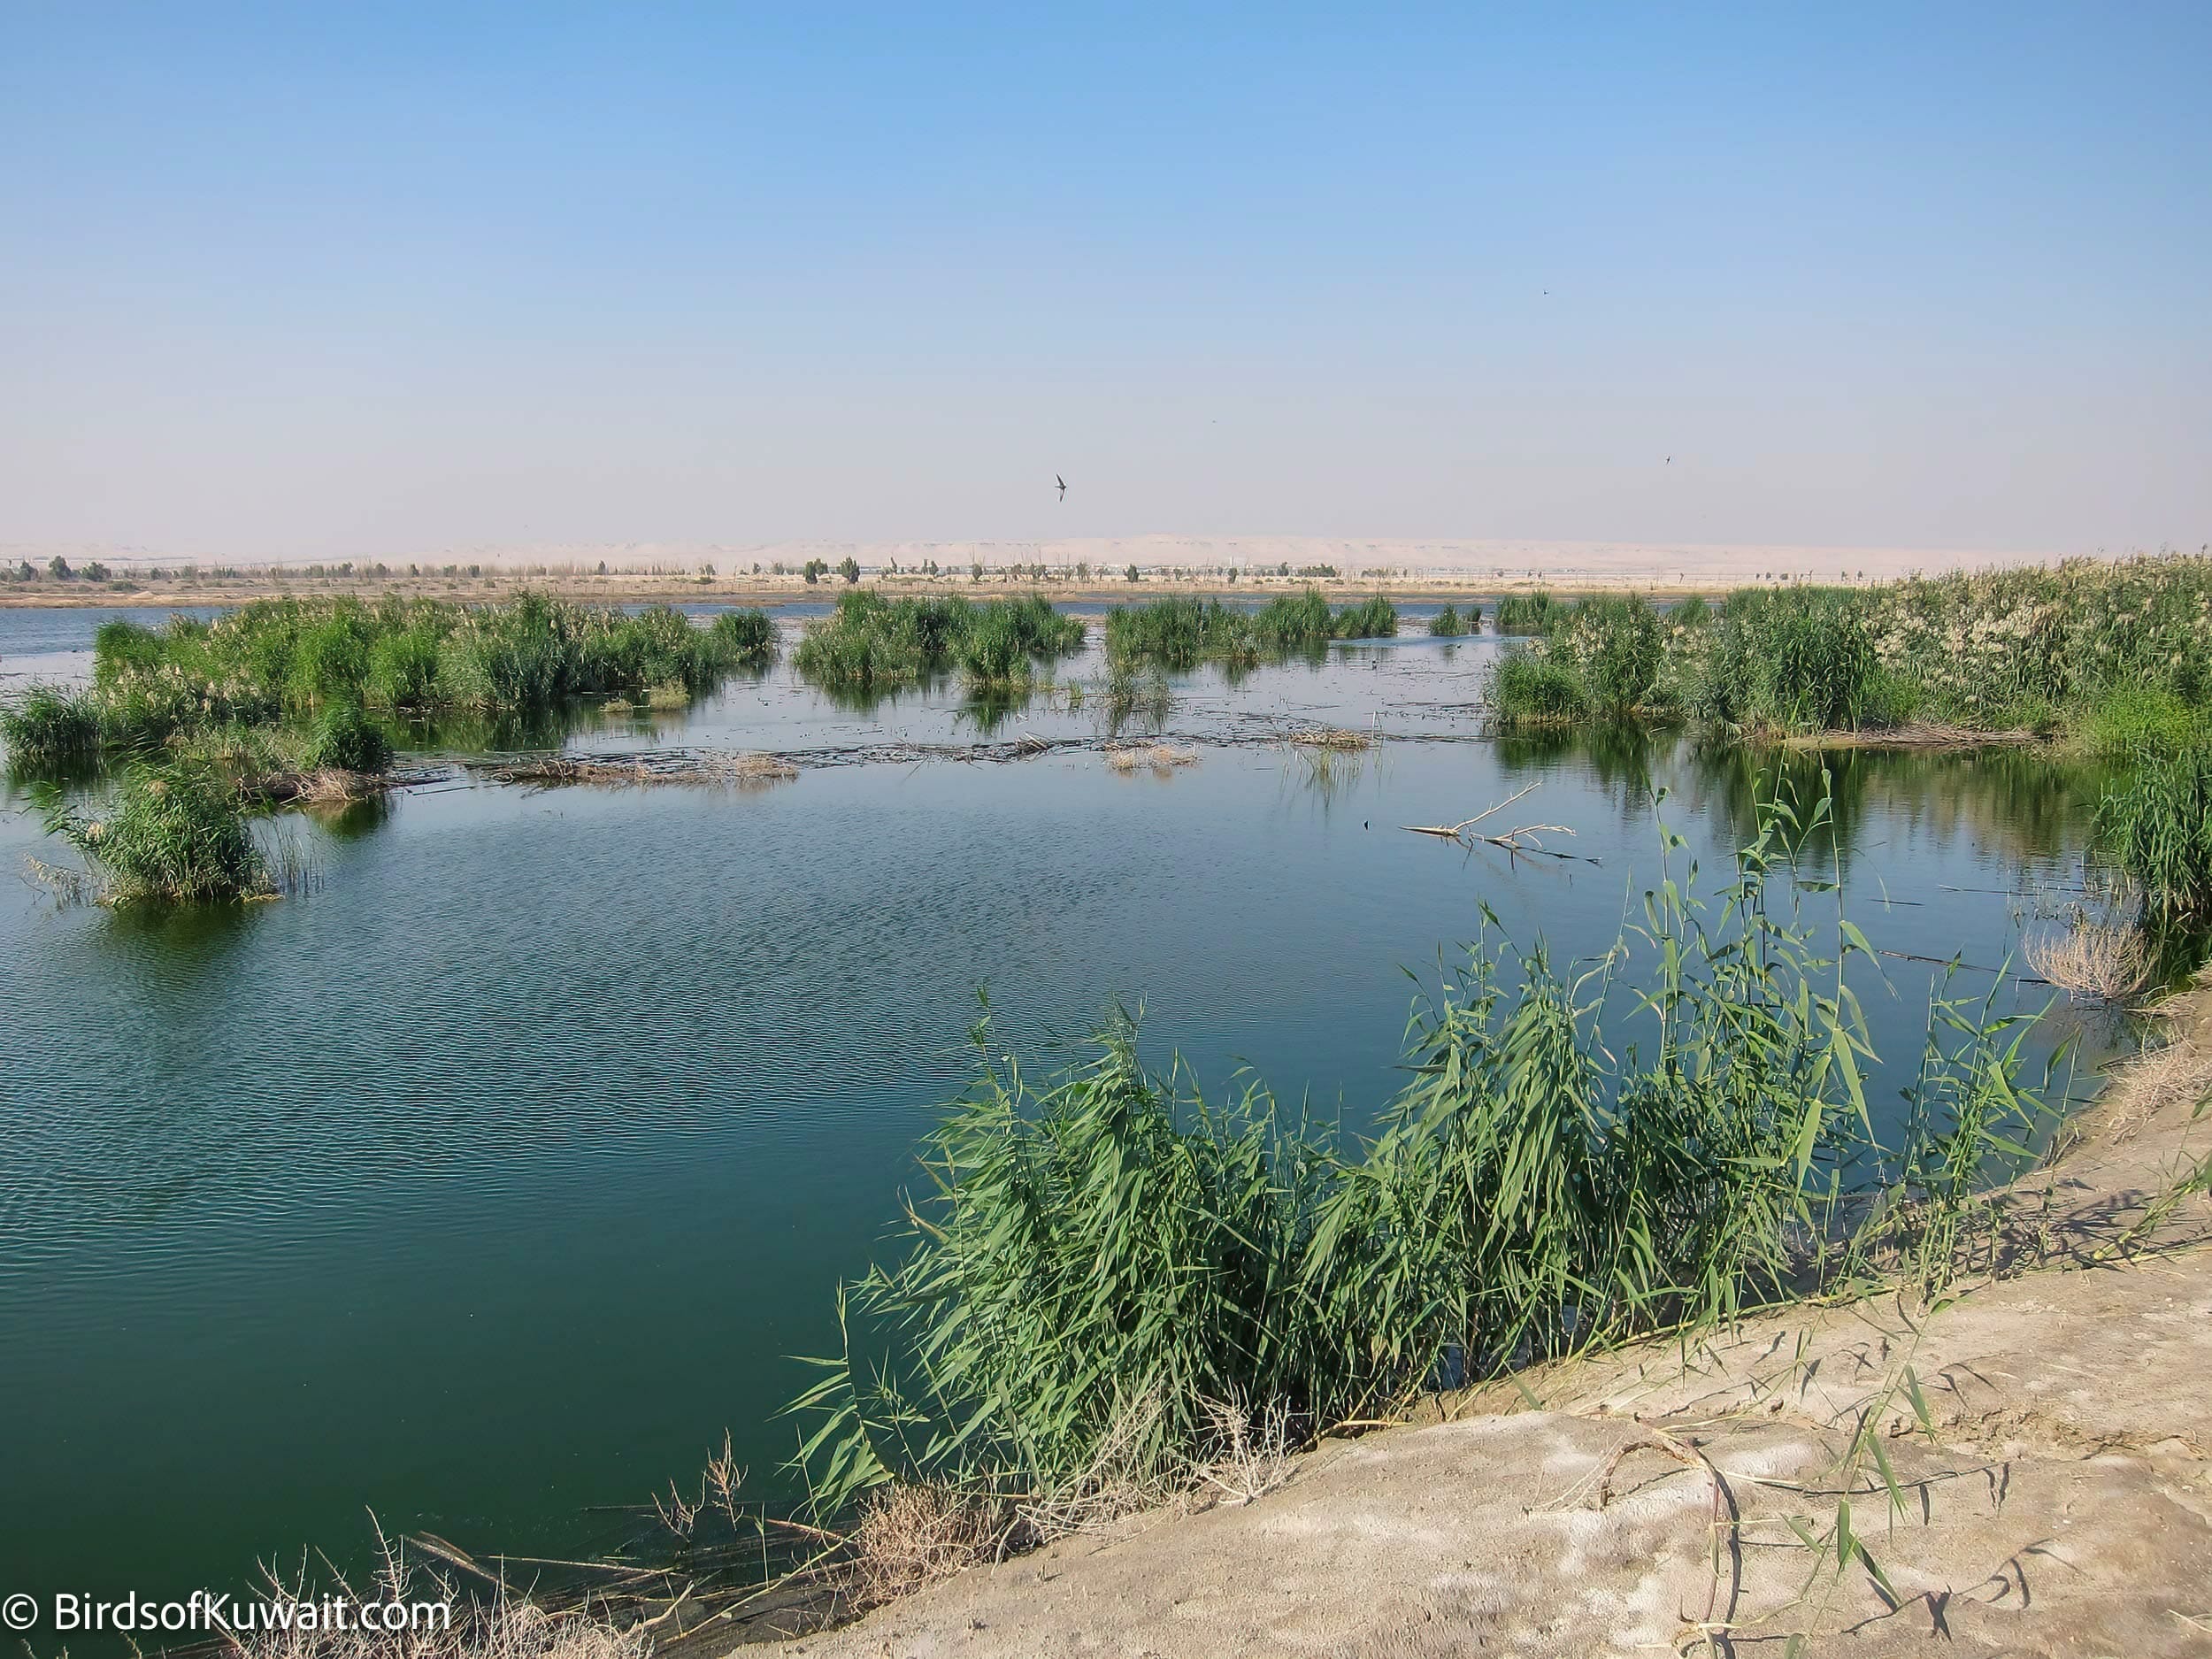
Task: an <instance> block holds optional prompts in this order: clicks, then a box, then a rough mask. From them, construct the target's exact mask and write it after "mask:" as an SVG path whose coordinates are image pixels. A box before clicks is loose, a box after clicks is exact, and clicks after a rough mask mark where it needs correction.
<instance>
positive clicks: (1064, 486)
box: [1052, 472, 1068, 501]
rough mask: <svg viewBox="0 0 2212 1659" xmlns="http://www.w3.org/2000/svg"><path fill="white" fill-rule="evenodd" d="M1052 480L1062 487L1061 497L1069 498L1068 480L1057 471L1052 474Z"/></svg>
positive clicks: (1063, 498) (1063, 499)
mask: <svg viewBox="0 0 2212 1659" xmlns="http://www.w3.org/2000/svg"><path fill="white" fill-rule="evenodd" d="M1052 481H1053V482H1054V483H1056V484H1057V485H1058V486H1059V487H1060V499H1061V500H1062V501H1065V500H1066V499H1067V498H1068V480H1066V479H1064V478H1062V477H1061V476H1060V475H1059V474H1058V473H1057V472H1055V473H1054V474H1053V475H1052Z"/></svg>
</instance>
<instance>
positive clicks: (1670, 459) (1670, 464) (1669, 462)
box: [1667, 456, 1674, 466]
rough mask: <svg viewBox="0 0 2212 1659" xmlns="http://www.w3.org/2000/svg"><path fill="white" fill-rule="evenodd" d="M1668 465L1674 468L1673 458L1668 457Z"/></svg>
mask: <svg viewBox="0 0 2212 1659" xmlns="http://www.w3.org/2000/svg"><path fill="white" fill-rule="evenodd" d="M1667 465H1669V466H1672V465H1674V457H1672V456H1669V457H1667Z"/></svg>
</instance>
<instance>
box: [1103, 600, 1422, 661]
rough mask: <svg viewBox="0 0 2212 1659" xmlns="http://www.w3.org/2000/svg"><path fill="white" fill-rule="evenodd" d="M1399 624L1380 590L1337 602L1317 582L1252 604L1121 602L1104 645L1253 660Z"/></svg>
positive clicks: (1153, 654) (1165, 656)
mask: <svg viewBox="0 0 2212 1659" xmlns="http://www.w3.org/2000/svg"><path fill="white" fill-rule="evenodd" d="M1397 631H1398V611H1397V608H1396V607H1395V606H1394V605H1393V604H1392V603H1390V602H1389V601H1388V600H1387V599H1385V598H1383V597H1382V596H1381V595H1376V596H1375V597H1374V598H1371V599H1368V600H1366V601H1363V603H1359V604H1356V605H1348V606H1346V607H1344V608H1343V609H1342V610H1333V609H1332V608H1331V607H1330V604H1329V602H1328V600H1327V599H1326V598H1325V597H1324V596H1323V595H1322V593H1321V590H1320V589H1319V588H1306V589H1304V590H1303V591H1302V592H1300V593H1297V594H1279V595H1276V596H1275V597H1274V598H1273V599H1271V600H1269V601H1268V603H1265V604H1264V605H1262V606H1261V607H1260V608H1259V609H1258V610H1256V611H1240V610H1237V609H1235V608H1234V607H1233V606H1230V605H1225V604H1223V603H1221V602H1220V601H1219V600H1218V599H1204V600H1201V599H1192V598H1167V599H1157V600H1154V601H1152V602H1151V603H1147V604H1141V605H1119V606H1117V607H1116V608H1115V609H1114V610H1112V611H1110V612H1108V613H1107V618H1106V649H1107V653H1108V655H1109V656H1110V657H1114V658H1117V659H1118V660H1121V661H1123V662H1126V663H1131V664H1137V663H1151V664H1158V665H1160V666H1162V667H1165V668H1170V669H1185V668H1191V667H1194V666H1195V665H1197V664H1200V663H1202V662H1218V663H1228V664H1251V663H1256V662H1258V661H1260V660H1261V659H1262V658H1263V657H1270V656H1278V657H1279V656H1284V655H1287V654H1289V653H1291V652H1294V651H1301V650H1311V649H1317V648H1318V647H1320V646H1324V645H1326V644H1328V643H1329V642H1330V641H1333V640H1365V639H1382V638H1388V637H1389V636H1391V635H1393V634H1396V633H1397Z"/></svg>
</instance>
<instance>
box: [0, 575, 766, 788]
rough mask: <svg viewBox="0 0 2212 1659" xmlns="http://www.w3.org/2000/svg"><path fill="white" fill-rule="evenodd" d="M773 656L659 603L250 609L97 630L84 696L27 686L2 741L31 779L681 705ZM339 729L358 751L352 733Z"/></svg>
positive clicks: (751, 637)
mask: <svg viewBox="0 0 2212 1659" xmlns="http://www.w3.org/2000/svg"><path fill="white" fill-rule="evenodd" d="M773 645H774V626H773V624H772V623H771V622H770V621H769V619H768V618H767V617H766V615H765V614H764V613H763V612H760V611H730V612H726V613H725V614H723V615H721V616H718V617H717V618H715V620H714V621H713V623H712V624H711V625H710V626H707V627H705V628H698V627H694V626H692V625H691V623H690V622H689V621H688V620H687V619H686V618H685V617H684V616H683V614H682V613H681V612H680V611H676V610H673V609H672V608H671V607H669V606H666V605H655V606H649V607H647V608H646V609H644V610H643V611H639V612H637V613H635V614H630V613H626V612H623V611H606V610H593V609H589V608H588V607H584V606H580V605H574V604H570V603H565V602H562V601H557V600H553V599H549V598H546V597H544V596H543V595H537V594H525V595H521V596H519V597H518V598H516V599H513V600H511V601H508V602H506V603H499V604H491V605H481V606H466V605H460V604H456V603H450V602H448V601H444V600H435V599H406V598H401V597H399V596H397V595H388V596H387V597H385V598H384V599H382V600H380V601H378V602H377V603H366V602H365V601H362V600H358V599H324V600H298V599H270V600H259V601H256V602H255V603H251V604H248V605H245V606H242V607H241V608H240V609H239V610H237V611H232V612H229V613H228V614H227V615H224V616H220V617H217V618H214V619H212V620H210V621H202V620H199V619H196V618H189V617H182V616H179V617H173V618H170V621H169V624H168V626H166V627H165V628H163V629H159V630H157V629H152V628H147V627H142V626H139V625H138V624H135V623H132V622H127V621H123V620H121V619H116V620H112V621H109V622H107V623H104V624H103V625H102V626H101V627H100V629H99V632H98V634H96V637H95V641H94V657H93V683H92V685H91V686H90V687H87V688H85V689H83V690H81V691H70V690H66V689H64V688H61V687H33V688H32V689H31V690H30V691H29V692H28V693H27V694H26V695H24V696H22V697H21V698H19V699H18V700H17V701H15V702H14V703H12V705H11V706H9V707H8V708H6V709H4V710H0V735H4V736H5V738H6V740H7V742H8V748H9V752H10V755H11V757H12V759H13V760H14V762H15V763H16V764H18V765H19V766H29V767H34V768H38V767H51V766H54V765H56V764H62V763H65V762H68V761H72V760H77V759H82V758H87V757H97V756H100V755H104V754H138V755H144V754H145V753H147V752H148V751H150V750H151V749H156V748H157V747H159V746H161V745H163V744H165V743H169V742H172V741H178V740H188V739H190V738H191V737H193V736H195V735H196V734H198V733H204V732H206V731H209V730H212V729H218V728H222V727H226V726H282V725H294V726H311V727H322V728H326V727H328V726H330V723H331V722H332V721H333V720H334V719H336V718H339V711H344V710H372V711H382V712H386V713H390V712H399V711H405V712H417V711H423V710H446V709H463V710H481V711H488V712H517V711H526V710H540V709H544V708H549V707H551V706H554V705H555V704H557V703H561V702H563V701H565V700H567V699H571V698H576V697H596V696H609V695H616V694H630V695H641V696H644V697H647V698H649V699H650V700H652V701H654V702H655V703H664V702H667V701H671V700H673V701H677V702H682V701H687V700H688V698H689V697H690V696H693V695H697V694H699V693H701V692H703V691H705V690H707V689H710V687H712V686H714V685H715V684H717V683H718V681H719V680H721V679H722V678H723V677H724V676H725V675H726V674H727V673H729V672H732V671H733V670H734V669H736V668H738V667H740V666H742V665H744V664H748V663H754V662H759V661H762V660H764V658H765V657H766V656H767V654H768V653H769V652H770V651H771V650H772V649H773ZM348 730H349V732H350V733H351V735H352V737H353V738H354V739H355V740H356V741H371V740H370V738H369V736H368V727H367V726H365V724H364V722H363V721H361V720H360V719H354V720H353V721H352V722H351V724H350V725H349V727H348ZM334 764H336V762H334ZM348 769H349V770H355V771H362V770H370V768H367V767H362V766H349V767H348Z"/></svg>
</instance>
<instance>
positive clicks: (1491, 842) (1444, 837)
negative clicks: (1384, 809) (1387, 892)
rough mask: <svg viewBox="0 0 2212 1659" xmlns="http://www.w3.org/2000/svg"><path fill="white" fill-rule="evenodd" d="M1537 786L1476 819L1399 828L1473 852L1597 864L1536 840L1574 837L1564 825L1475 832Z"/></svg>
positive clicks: (1579, 854)
mask: <svg viewBox="0 0 2212 1659" xmlns="http://www.w3.org/2000/svg"><path fill="white" fill-rule="evenodd" d="M1535 787H1536V785H1535V784H1530V785H1528V786H1527V787H1525V788H1521V789H1516V790H1515V791H1514V792H1513V793H1512V794H1511V795H1508V796H1506V798H1505V799H1504V800H1502V801H1501V802H1499V803H1497V804H1496V805H1495V806H1489V807H1485V808H1484V809H1483V810H1481V811H1479V812H1478V813H1476V814H1475V815H1474V817H1472V818H1463V819H1462V820H1461V821H1460V822H1458V823H1456V824H1401V825H1400V826H1398V827H1399V828H1400V829H1402V830H1406V831H1409V832H1410V833H1413V834H1415V835H1433V836H1435V837H1436V838H1437V839H1438V840H1440V841H1457V842H1458V843H1459V844H1460V845H1461V846H1463V847H1465V848H1469V849H1472V848H1474V847H1475V846H1477V845H1479V844H1480V845H1486V846H1491V847H1502V848H1503V849H1505V850H1506V851H1507V852H1509V853H1514V854H1526V855H1527V856H1530V857H1532V858H1563V859H1571V860H1573V861H1575V862H1577V863H1579V864H1595V863H1597V860H1596V859H1594V858H1591V857H1587V856H1584V855H1583V854H1581V853H1567V852H1561V851H1559V850H1558V849H1556V848H1552V847H1547V846H1545V845H1544V843H1543V842H1542V841H1539V840H1538V839H1537V837H1538V836H1540V835H1571V834H1573V833H1574V831H1572V830H1571V829H1569V828H1568V827H1567V826H1565V825H1564V824H1521V825H1517V826H1514V827H1513V828H1512V829H1509V830H1505V831H1502V832H1501V833H1497V834H1494V835H1485V834H1478V833H1476V832H1475V826H1476V825H1478V824H1479V823H1481V822H1482V821H1483V819H1485V818H1489V817H1491V816H1492V815H1493V814H1494V813H1498V812H1502V811H1503V810H1505V809H1506V808H1508V807H1509V806H1511V805H1512V804H1513V803H1515V802H1516V801H1517V800H1519V799H1520V798H1521V797H1522V796H1523V795H1526V794H1528V792H1529V790H1531V789H1533V788H1535Z"/></svg>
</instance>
